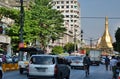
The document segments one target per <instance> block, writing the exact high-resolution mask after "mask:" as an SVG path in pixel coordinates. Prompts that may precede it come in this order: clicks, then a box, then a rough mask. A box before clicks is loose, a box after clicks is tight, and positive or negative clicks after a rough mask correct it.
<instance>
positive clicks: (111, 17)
mask: <svg viewBox="0 0 120 79" xmlns="http://www.w3.org/2000/svg"><path fill="white" fill-rule="evenodd" d="M80 18H83V19H105V17H80ZM108 19H120V17H108Z"/></svg>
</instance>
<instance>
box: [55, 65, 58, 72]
mask: <svg viewBox="0 0 120 79" xmlns="http://www.w3.org/2000/svg"><path fill="white" fill-rule="evenodd" d="M54 73H55V74H57V73H58V67H57V65H55V68H54Z"/></svg>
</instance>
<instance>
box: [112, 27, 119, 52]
mask: <svg viewBox="0 0 120 79" xmlns="http://www.w3.org/2000/svg"><path fill="white" fill-rule="evenodd" d="M115 40H116V42H114V43H113V49H114V50H115V51H117V52H120V28H118V29H117V31H116V32H115Z"/></svg>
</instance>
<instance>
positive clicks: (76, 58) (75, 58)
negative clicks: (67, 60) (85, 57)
mask: <svg viewBox="0 0 120 79" xmlns="http://www.w3.org/2000/svg"><path fill="white" fill-rule="evenodd" d="M71 59H72V60H73V61H74V60H82V57H72V58H71Z"/></svg>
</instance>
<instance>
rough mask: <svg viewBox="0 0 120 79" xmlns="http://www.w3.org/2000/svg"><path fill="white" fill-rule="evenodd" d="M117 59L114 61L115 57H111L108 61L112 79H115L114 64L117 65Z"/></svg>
mask: <svg viewBox="0 0 120 79" xmlns="http://www.w3.org/2000/svg"><path fill="white" fill-rule="evenodd" d="M117 62H118V61H117V59H115V56H112V59H111V60H110V67H111V68H112V73H113V79H116V64H117Z"/></svg>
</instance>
